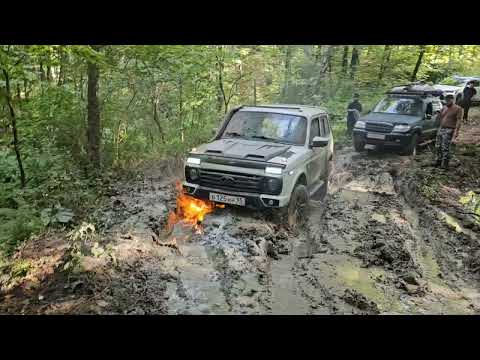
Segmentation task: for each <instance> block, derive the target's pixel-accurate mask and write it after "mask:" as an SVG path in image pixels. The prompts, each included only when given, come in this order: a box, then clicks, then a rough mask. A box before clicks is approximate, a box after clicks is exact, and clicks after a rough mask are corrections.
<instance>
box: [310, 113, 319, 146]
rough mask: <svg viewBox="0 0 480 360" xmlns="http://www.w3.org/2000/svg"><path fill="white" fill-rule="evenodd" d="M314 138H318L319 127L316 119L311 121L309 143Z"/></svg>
mask: <svg viewBox="0 0 480 360" xmlns="http://www.w3.org/2000/svg"><path fill="white" fill-rule="evenodd" d="M315 136H320V126H319V124H318V118H315V119H312V124H311V126H310V142H312V140H313V138H314V137H315Z"/></svg>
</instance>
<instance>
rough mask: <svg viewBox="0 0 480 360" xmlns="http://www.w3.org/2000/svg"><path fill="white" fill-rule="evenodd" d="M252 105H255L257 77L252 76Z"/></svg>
mask: <svg viewBox="0 0 480 360" xmlns="http://www.w3.org/2000/svg"><path fill="white" fill-rule="evenodd" d="M253 106H257V79H256V78H253Z"/></svg>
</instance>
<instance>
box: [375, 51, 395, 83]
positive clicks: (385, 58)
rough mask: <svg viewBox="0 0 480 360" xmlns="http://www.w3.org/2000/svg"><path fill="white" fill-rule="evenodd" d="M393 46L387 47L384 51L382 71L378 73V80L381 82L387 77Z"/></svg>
mask: <svg viewBox="0 0 480 360" xmlns="http://www.w3.org/2000/svg"><path fill="white" fill-rule="evenodd" d="M391 51H392V49H391V45H385V47H384V49H383V56H382V63H381V65H380V71H379V72H378V80H379V81H381V80H382V79H383V76H384V75H385V71H386V69H387V67H388V63H389V61H390V53H391Z"/></svg>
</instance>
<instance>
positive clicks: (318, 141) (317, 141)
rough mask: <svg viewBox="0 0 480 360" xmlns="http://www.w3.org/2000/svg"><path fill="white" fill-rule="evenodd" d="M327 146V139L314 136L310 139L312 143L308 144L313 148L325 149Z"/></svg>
mask: <svg viewBox="0 0 480 360" xmlns="http://www.w3.org/2000/svg"><path fill="white" fill-rule="evenodd" d="M327 145H328V138H327V137H321V136H315V137H314V138H313V139H312V142H311V144H310V146H311V147H313V148H318V147H325V146H327Z"/></svg>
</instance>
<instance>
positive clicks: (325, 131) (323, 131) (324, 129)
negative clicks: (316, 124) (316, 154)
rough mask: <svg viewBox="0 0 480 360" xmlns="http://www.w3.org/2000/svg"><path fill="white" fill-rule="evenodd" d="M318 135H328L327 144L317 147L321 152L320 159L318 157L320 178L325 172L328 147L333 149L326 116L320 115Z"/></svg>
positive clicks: (328, 153)
mask: <svg viewBox="0 0 480 360" xmlns="http://www.w3.org/2000/svg"><path fill="white" fill-rule="evenodd" d="M320 136H322V137H328V145H327V146H325V147H324V148H319V150H320V151H321V152H322V154H321V159H320V168H321V171H320V173H321V176H322V178H323V177H324V176H325V175H326V174H327V171H328V169H327V165H328V161H327V160H328V157H329V155H330V149H333V140H332V137H331V136H330V126H329V124H328V119H327V117H326V116H322V117H320Z"/></svg>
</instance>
